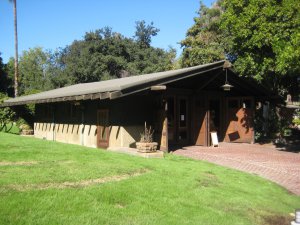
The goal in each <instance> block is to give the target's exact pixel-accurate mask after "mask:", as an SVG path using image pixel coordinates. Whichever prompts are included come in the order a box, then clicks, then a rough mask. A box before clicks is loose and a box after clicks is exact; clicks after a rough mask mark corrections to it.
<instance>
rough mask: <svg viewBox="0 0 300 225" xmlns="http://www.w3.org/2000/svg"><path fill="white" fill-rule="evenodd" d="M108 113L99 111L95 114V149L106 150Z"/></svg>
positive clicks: (107, 142) (102, 110) (107, 143)
mask: <svg viewBox="0 0 300 225" xmlns="http://www.w3.org/2000/svg"><path fill="white" fill-rule="evenodd" d="M108 116H109V111H108V109H101V110H98V112H97V147H98V148H107V147H108V145H109V117H108Z"/></svg>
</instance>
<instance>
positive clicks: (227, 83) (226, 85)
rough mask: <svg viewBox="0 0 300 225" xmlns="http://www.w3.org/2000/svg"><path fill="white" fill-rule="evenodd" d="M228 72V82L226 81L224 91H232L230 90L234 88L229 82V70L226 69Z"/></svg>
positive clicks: (223, 86)
mask: <svg viewBox="0 0 300 225" xmlns="http://www.w3.org/2000/svg"><path fill="white" fill-rule="evenodd" d="M225 70H226V80H225V84H224V85H222V86H221V88H223V90H224V91H230V88H233V86H232V85H230V84H229V82H228V80H227V70H228V69H227V68H225Z"/></svg>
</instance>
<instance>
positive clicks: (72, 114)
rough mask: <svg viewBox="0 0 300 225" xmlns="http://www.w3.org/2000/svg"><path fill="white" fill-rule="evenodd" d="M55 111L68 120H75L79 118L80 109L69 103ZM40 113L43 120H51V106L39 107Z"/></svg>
mask: <svg viewBox="0 0 300 225" xmlns="http://www.w3.org/2000/svg"><path fill="white" fill-rule="evenodd" d="M57 111H59V114H60V115H63V116H64V117H66V118H68V119H77V118H79V117H80V108H79V107H78V106H76V105H74V104H71V103H69V104H66V105H64V106H61V107H60V109H59V110H57ZM40 113H41V116H42V117H43V118H44V119H52V118H53V115H54V114H53V113H54V108H53V106H51V105H41V108H40Z"/></svg>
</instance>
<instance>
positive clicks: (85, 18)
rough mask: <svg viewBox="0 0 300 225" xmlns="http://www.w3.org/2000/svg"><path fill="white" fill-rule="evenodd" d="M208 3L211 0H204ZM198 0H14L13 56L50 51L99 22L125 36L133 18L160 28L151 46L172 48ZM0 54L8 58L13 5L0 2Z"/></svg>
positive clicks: (188, 24) (4, 0)
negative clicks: (16, 43)
mask: <svg viewBox="0 0 300 225" xmlns="http://www.w3.org/2000/svg"><path fill="white" fill-rule="evenodd" d="M203 2H204V4H205V5H207V6H211V4H212V2H213V0H204V1H203ZM199 6H200V1H198V0H151V1H149V0H148V1H145V0H105V1H104V0H98V1H97V0H60V1H59V0H42V1H40V0H17V13H18V34H19V54H21V53H22V51H24V50H28V49H29V48H34V47H37V46H40V47H43V48H44V49H51V50H55V49H57V48H59V47H65V46H66V45H69V44H71V43H72V42H73V41H74V40H79V39H82V37H83V36H84V34H85V32H88V31H92V30H96V29H99V28H102V27H104V26H109V27H112V28H113V31H116V32H119V33H121V34H123V35H124V36H127V37H132V36H133V35H134V31H135V21H138V20H145V21H146V22H147V23H150V22H151V21H153V22H154V26H155V27H157V28H159V29H160V32H159V33H158V35H157V36H156V37H154V38H153V40H152V45H153V46H155V47H160V48H164V49H167V48H168V46H172V47H174V48H176V49H177V55H179V53H180V52H181V51H180V45H179V44H178V42H179V41H180V40H182V39H184V37H185V34H186V31H187V29H188V28H189V27H191V26H192V25H193V18H194V17H195V16H196V11H197V10H198V9H199ZM0 18H1V19H0V31H1V33H0V34H1V35H0V52H1V57H2V58H3V61H4V63H6V62H7V61H8V59H9V58H10V57H11V56H14V36H13V35H14V30H13V5H12V3H10V2H9V1H8V0H1V1H0Z"/></svg>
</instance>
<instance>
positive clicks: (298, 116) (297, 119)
mask: <svg viewBox="0 0 300 225" xmlns="http://www.w3.org/2000/svg"><path fill="white" fill-rule="evenodd" d="M293 123H294V124H295V125H296V126H298V127H299V126H300V109H296V110H295V113H294V119H293Z"/></svg>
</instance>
